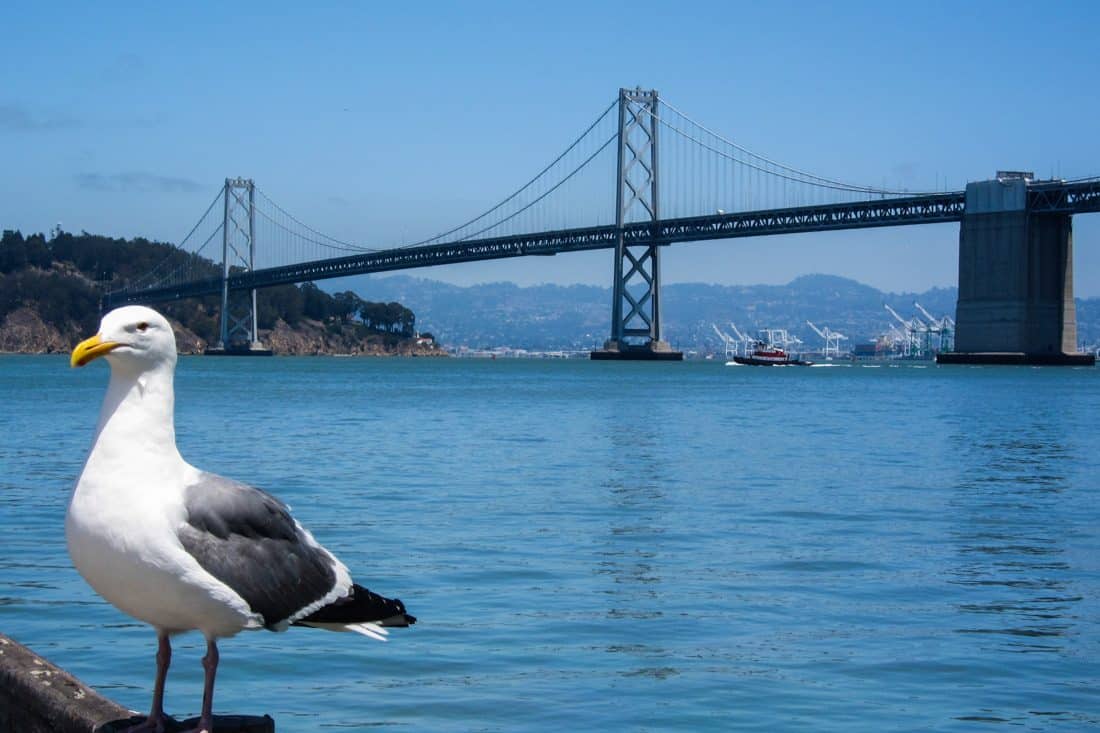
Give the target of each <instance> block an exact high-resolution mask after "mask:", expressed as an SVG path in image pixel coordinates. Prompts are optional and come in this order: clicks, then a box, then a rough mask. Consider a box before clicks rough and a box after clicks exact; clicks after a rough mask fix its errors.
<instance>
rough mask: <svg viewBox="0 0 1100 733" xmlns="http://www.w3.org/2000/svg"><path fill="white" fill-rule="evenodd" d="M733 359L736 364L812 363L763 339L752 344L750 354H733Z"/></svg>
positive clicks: (786, 364)
mask: <svg viewBox="0 0 1100 733" xmlns="http://www.w3.org/2000/svg"><path fill="white" fill-rule="evenodd" d="M733 361H734V363H737V364H748V365H750V366H810V364H812V363H813V362H809V361H804V360H802V359H799V358H797V357H794V356H791V355H790V354H788V353H787V352H786V351H784V350H783V349H781V348H779V347H778V346H775V345H774V344H768V343H765V342H763V341H757V342H755V343H754V344H753V348H752V353H751V354H749V355H748V356H735V357H733Z"/></svg>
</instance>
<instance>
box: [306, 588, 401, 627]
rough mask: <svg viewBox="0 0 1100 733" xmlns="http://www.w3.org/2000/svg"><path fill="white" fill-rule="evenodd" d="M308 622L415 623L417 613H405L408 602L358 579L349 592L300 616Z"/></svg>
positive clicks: (391, 624) (398, 624)
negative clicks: (366, 585)
mask: <svg viewBox="0 0 1100 733" xmlns="http://www.w3.org/2000/svg"><path fill="white" fill-rule="evenodd" d="M309 622H327V623H364V622H367V623H376V624H378V625H379V626H412V625H413V624H415V623H416V616H412V615H410V614H408V613H406V612H405V604H404V603H402V602H401V601H399V600H398V599H396V598H386V597H385V596H381V595H378V594H377V593H375V592H373V591H370V590H367V589H366V588H364V587H363V586H361V585H359V584H358V583H356V584H353V585H352V588H351V593H349V594H348V595H347V596H345V597H343V598H340V599H339V600H336V601H334V602H333V603H330V604H329V605H327V606H324V607H322V608H319V609H317V610H316V611H314V612H313V613H311V614H310V615H308V616H306V617H305V618H302V619H298V622H296V623H309Z"/></svg>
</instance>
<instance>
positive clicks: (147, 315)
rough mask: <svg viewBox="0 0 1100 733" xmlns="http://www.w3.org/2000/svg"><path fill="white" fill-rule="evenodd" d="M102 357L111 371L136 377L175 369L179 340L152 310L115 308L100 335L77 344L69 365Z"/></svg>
mask: <svg viewBox="0 0 1100 733" xmlns="http://www.w3.org/2000/svg"><path fill="white" fill-rule="evenodd" d="M101 356H105V357H107V361H108V362H109V363H110V364H111V366H112V367H122V368H125V369H126V370H127V371H133V372H137V373H140V372H145V371H149V370H150V369H154V368H156V367H158V366H164V365H168V366H175V363H176V337H175V335H174V334H173V333H172V326H171V325H170V324H169V323H168V320H167V319H166V318H165V317H164V316H162V315H161V314H160V313H157V312H156V311H155V310H153V309H152V308H146V307H145V306H143V305H128V306H125V307H123V308H116V309H115V310H113V311H111V312H110V313H108V314H107V315H105V316H103V320H102V321H100V322H99V333H97V334H96V335H95V336H92V337H91V338H90V339H86V340H84V341H81V342H80V343H79V344H77V346H76V348H75V349H73V353H72V358H71V359H70V362H71V364H72V365H73V366H74V367H80V366H84V365H85V364H87V363H88V362H90V361H92V360H93V359H97V358H99V357H101Z"/></svg>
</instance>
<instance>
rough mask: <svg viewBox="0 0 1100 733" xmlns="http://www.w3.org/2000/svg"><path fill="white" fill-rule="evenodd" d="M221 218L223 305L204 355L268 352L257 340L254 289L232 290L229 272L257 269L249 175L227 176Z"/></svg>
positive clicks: (252, 190)
mask: <svg viewBox="0 0 1100 733" xmlns="http://www.w3.org/2000/svg"><path fill="white" fill-rule="evenodd" d="M222 193H223V209H222V211H223V218H222V308H221V328H220V330H219V332H218V343H217V345H216V346H214V347H213V348H209V349H207V350H206V353H207V354H211V355H216V354H242V353H243V354H248V353H262V354H269V353H271V352H270V351H267V350H266V349H264V347H263V344H261V343H260V337H259V333H258V331H257V329H258V324H257V320H256V290H255V289H253V290H250V291H247V292H245V293H240V292H238V293H231V292H230V288H229V278H230V275H236V274H239V273H241V272H252V271H253V270H254V269H256V187H255V184H253V182H252V179H251V178H226V179H225V188H224V189H222Z"/></svg>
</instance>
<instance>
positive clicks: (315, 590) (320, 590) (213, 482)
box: [179, 472, 336, 628]
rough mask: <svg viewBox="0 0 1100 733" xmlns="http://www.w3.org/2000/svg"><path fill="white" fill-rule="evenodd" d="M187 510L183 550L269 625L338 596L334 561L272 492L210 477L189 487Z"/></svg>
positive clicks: (213, 476) (186, 502) (278, 624)
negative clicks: (318, 602)
mask: <svg viewBox="0 0 1100 733" xmlns="http://www.w3.org/2000/svg"><path fill="white" fill-rule="evenodd" d="M184 505H185V507H186V509H187V522H186V524H184V525H183V527H182V528H181V529H180V532H179V539H180V542H181V543H182V544H183V547H184V549H185V550H187V552H188V553H190V554H191V556H192V557H194V558H195V559H196V560H198V562H199V565H201V566H202V567H203V569H204V570H206V571H207V572H208V573H210V574H211V575H213V576H214V577H215V578H217V579H218V580H220V581H221V582H223V583H225V584H226V585H228V586H229V587H230V588H232V589H233V590H234V591H236V592H237V593H238V594H239V595H240V596H241V597H242V598H244V600H245V601H246V602H247V603H248V605H249V606H251V608H252V611H253V612H255V613H258V614H260V615H261V616H262V617H263V619H264V625H265V626H267V627H268V628H274V627H277V626H281V622H284V621H287V620H288V619H290V618H291V617H292V616H294V615H295V614H296V613H298V612H299V611H301V610H302V609H304V608H307V607H308V606H310V605H311V604H313V603H315V602H317V601H319V600H321V599H322V598H324V597H325V596H326V595H328V594H329V593H330V592H331V591H332V589H333V587H334V585H335V583H336V574H335V572H334V571H333V559H332V557H331V556H330V555H328V554H327V553H326V552H325V551H324V550H322V549H321V548H320V547H317V546H316V545H315V543H311V542H309V541H308V540H307V538H306V536H305V534H304V533H303V532H302V530H301V528H300V527H299V526H298V524H297V522H295V521H294V518H293V517H291V516H290V510H289V509H287V507H286V505H285V504H283V503H282V502H281V501H279V500H278V499H276V498H275V497H273V496H271V495H270V494H268V493H266V492H264V491H261V490H259V489H256V488H253V487H251V486H248V485H247V484H242V483H239V482H237V481H233V480H231V479H227V478H223V477H221V476H218V475H216V474H212V473H205V472H204V473H203V474H202V475H201V477H200V479H199V481H198V482H196V483H195V484H193V485H191V486H189V487H187V489H186V490H185V493H184Z"/></svg>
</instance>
